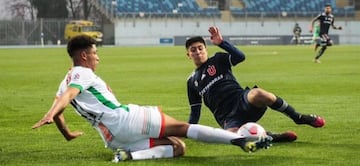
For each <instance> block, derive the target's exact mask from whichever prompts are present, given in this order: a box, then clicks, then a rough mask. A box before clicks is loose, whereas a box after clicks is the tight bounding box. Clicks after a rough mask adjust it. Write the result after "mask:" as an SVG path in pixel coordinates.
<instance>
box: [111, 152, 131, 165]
mask: <svg viewBox="0 0 360 166" xmlns="http://www.w3.org/2000/svg"><path fill="white" fill-rule="evenodd" d="M131 159H132V156H131V153H130V152H129V151H125V150H123V149H116V151H115V152H114V159H113V160H112V162H114V163H118V162H122V161H127V160H131Z"/></svg>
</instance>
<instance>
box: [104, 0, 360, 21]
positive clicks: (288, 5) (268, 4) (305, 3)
mask: <svg viewBox="0 0 360 166" xmlns="http://www.w3.org/2000/svg"><path fill="white" fill-rule="evenodd" d="M100 1H101V3H102V4H103V5H104V6H105V8H107V9H112V10H114V13H116V15H117V16H119V17H121V16H123V15H129V14H132V15H135V17H149V16H151V17H164V16H166V17H172V16H179V15H181V16H182V17H193V16H204V17H207V16H211V17H218V18H220V17H221V11H220V10H219V8H218V6H219V5H218V4H219V1H217V0H201V1H200V0H100ZM114 2H116V3H115V4H116V5H114ZM338 2H340V0H230V4H231V5H230V9H229V11H230V13H231V15H232V16H233V17H234V18H236V17H245V16H246V17H262V16H263V17H279V16H282V17H313V16H315V15H317V14H319V13H320V12H321V11H322V10H323V7H324V5H325V4H331V5H332V6H333V13H334V15H336V16H337V17H354V16H355V13H356V11H355V7H354V5H352V6H351V5H346V3H345V5H338V4H341V3H338ZM345 2H346V1H345ZM203 3H206V4H207V5H204V4H203ZM337 5H338V6H337ZM200 6H202V7H200ZM205 6H206V7H205ZM140 13H141V14H140Z"/></svg>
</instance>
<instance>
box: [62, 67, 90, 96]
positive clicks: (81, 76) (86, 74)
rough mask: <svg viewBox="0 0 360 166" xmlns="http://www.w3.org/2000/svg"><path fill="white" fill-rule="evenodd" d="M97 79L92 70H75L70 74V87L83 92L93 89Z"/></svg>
mask: <svg viewBox="0 0 360 166" xmlns="http://www.w3.org/2000/svg"><path fill="white" fill-rule="evenodd" d="M95 77H96V76H95V74H94V73H93V72H92V71H91V70H90V69H80V70H76V69H75V70H73V71H72V72H71V74H70V78H69V81H68V86H69V87H73V88H77V89H79V90H80V92H82V91H83V90H85V89H88V88H89V87H91V85H92V83H93V81H94V78H95Z"/></svg>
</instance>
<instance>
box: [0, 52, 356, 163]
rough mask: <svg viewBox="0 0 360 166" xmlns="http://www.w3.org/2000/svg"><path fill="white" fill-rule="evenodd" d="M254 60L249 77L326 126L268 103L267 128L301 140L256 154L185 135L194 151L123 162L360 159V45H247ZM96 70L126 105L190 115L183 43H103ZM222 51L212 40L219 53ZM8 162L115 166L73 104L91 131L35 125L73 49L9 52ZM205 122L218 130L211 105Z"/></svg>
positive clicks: (4, 145) (4, 157) (0, 152)
mask: <svg viewBox="0 0 360 166" xmlns="http://www.w3.org/2000/svg"><path fill="white" fill-rule="evenodd" d="M239 48H241V50H243V51H244V52H245V54H246V56H247V59H246V60H245V61H244V62H243V63H241V64H239V65H237V66H236V67H234V68H233V72H234V74H235V75H236V77H237V79H238V81H239V82H240V84H241V85H242V86H243V87H245V86H253V85H258V86H260V87H262V88H264V89H266V90H268V91H271V92H273V93H275V94H276V95H279V96H281V97H282V98H284V99H286V100H287V101H288V103H290V104H292V105H293V106H294V107H295V108H296V109H297V110H298V111H299V112H302V113H316V114H319V115H321V116H323V117H324V118H325V119H326V125H325V127H324V128H321V129H315V128H311V127H309V126H297V125H295V124H294V123H293V122H292V121H291V120H290V119H289V118H287V117H285V116H284V115H282V114H280V113H278V112H275V111H272V110H268V111H267V113H266V114H265V116H264V117H263V118H262V119H261V120H260V121H259V123H260V124H261V125H263V126H264V127H265V128H266V129H267V130H271V131H276V132H279V131H286V130H292V131H295V132H296V133H297V134H298V140H297V141H296V142H294V143H287V144H286V143H283V144H274V145H273V146H272V147H271V148H270V149H268V150H262V151H258V152H256V153H253V154H247V153H244V152H242V151H241V150H240V148H238V147H235V146H228V145H218V144H205V143H200V142H197V141H193V140H185V142H186V144H187V152H186V155H185V156H184V157H181V158H176V159H161V160H151V161H150V160H148V161H136V162H126V163H122V164H123V165H147V166H150V165H191V166H193V165H227V166H228V165H286V166H288V165H359V164H360V159H359V156H360V150H359V148H360V143H359V142H360V141H359V140H360V135H359V132H360V127H359V126H360V118H359V115H360V114H359V111H360V110H359V109H360V55H359V51H358V50H359V48H358V46H333V47H331V48H329V49H328V50H327V51H326V53H325V55H324V56H323V57H322V59H321V60H322V62H323V63H321V64H315V63H313V62H312V59H313V57H314V54H315V53H314V51H313V49H312V48H311V47H310V46H240V47H239ZM98 50H99V52H98V54H99V56H100V58H101V60H100V64H99V65H98V69H97V71H96V73H97V74H98V75H99V76H101V77H102V78H103V79H104V80H105V81H106V82H107V83H108V84H109V85H110V86H111V88H112V89H113V91H114V92H115V94H116V96H117V97H118V99H119V101H120V102H122V103H125V104H127V103H136V104H141V105H160V106H162V107H163V110H164V112H165V113H167V114H169V115H171V116H173V117H175V118H177V119H179V120H184V121H186V120H187V118H188V114H189V107H188V103H187V95H186V79H187V77H188V76H189V74H190V73H191V72H192V70H193V67H194V65H193V64H192V62H191V61H190V60H189V59H188V58H187V57H186V55H185V49H184V48H183V47H100V48H98ZM215 51H220V49H219V48H217V47H209V53H210V54H212V53H214V52H215ZM0 58H1V61H0V85H1V86H0V111H1V113H0V133H1V134H0V165H113V163H111V162H110V160H111V159H112V152H111V151H110V150H108V149H105V148H104V145H103V142H102V140H101V139H100V137H99V135H98V134H97V133H96V131H95V130H94V129H92V127H91V126H90V125H89V124H88V122H86V121H85V120H84V119H83V118H81V117H80V116H78V115H77V114H76V113H75V112H74V111H73V109H72V108H71V107H69V108H67V109H66V112H65V118H66V120H67V123H68V126H69V128H70V129H71V130H80V131H84V132H85V135H83V136H81V137H79V138H77V139H75V140H73V141H70V142H67V141H66V140H65V139H64V138H63V137H62V135H61V134H60V132H59V131H58V130H57V128H56V127H55V125H48V126H44V127H42V128H40V129H38V130H32V129H31V126H32V125H33V124H34V123H35V122H37V121H38V120H39V119H40V118H42V116H43V115H44V113H46V112H47V111H48V109H49V107H50V106H51V103H52V100H53V98H54V95H55V92H56V90H57V87H58V84H59V82H60V80H62V79H63V78H64V75H65V73H66V72H67V70H68V68H69V67H70V66H71V61H70V59H69V57H68V56H67V54H66V51H65V48H24V49H14V48H12V49H6V48H2V49H0ZM200 123H201V124H206V125H210V126H214V127H218V126H217V124H216V123H215V120H214V119H213V117H212V115H211V114H210V112H209V111H208V110H207V109H205V108H204V109H203V111H202V117H201V120H200Z"/></svg>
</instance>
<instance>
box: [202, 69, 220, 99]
mask: <svg viewBox="0 0 360 166" xmlns="http://www.w3.org/2000/svg"><path fill="white" fill-rule="evenodd" d="M223 78H224V76H223V75H222V74H220V75H219V76H217V77H215V78H214V79H213V80H211V81H210V82H209V83H208V84H207V85H206V86H205V87H204V88H203V89H202V90H201V91H200V92H199V95H200V96H203V95H204V94H205V93H206V92H207V91H208V90H209V89H210V87H211V86H213V85H214V84H215V83H216V82H218V81H219V80H221V79H223Z"/></svg>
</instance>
